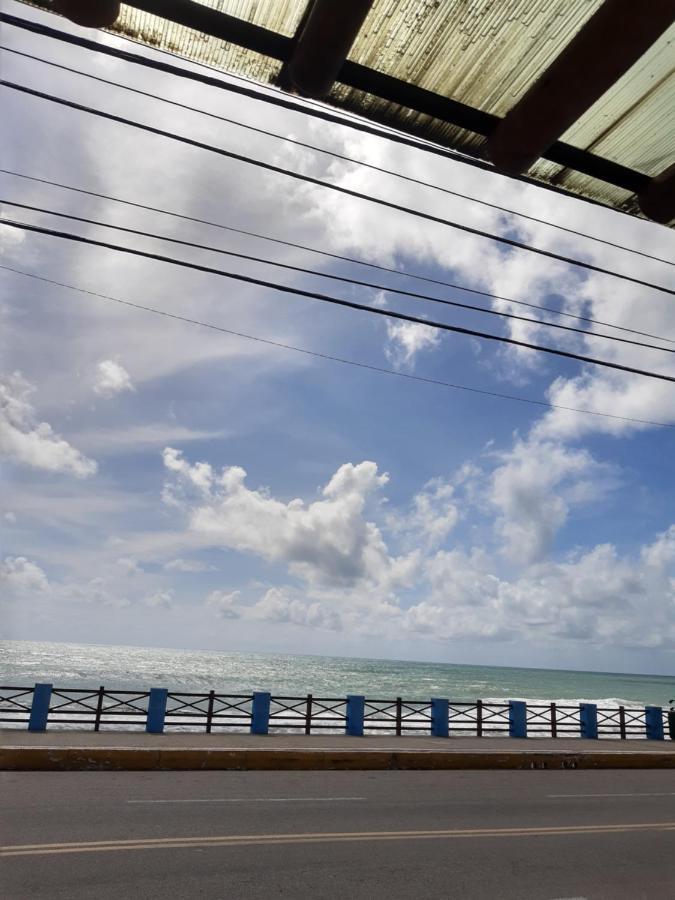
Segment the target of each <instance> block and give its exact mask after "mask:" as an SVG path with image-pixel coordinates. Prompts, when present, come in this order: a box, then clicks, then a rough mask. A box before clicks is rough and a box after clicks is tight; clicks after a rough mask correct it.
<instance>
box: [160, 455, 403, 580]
mask: <svg viewBox="0 0 675 900" xmlns="http://www.w3.org/2000/svg"><path fill="white" fill-rule="evenodd" d="M164 464H165V466H166V468H167V470H168V472H169V473H170V474H171V475H172V476H173V479H172V480H171V481H169V482H168V483H167V485H166V487H165V489H164V499H165V502H166V503H167V504H169V505H170V506H183V507H184V508H185V509H186V511H187V514H188V519H189V528H190V529H191V531H192V532H194V533H196V534H198V535H200V536H201V537H202V538H203V540H204V542H205V543H206V544H209V545H212V546H221V547H228V548H231V549H234V550H239V551H247V552H249V553H254V554H256V555H257V556H260V557H262V558H263V559H266V560H269V561H271V562H277V561H281V562H284V563H286V564H287V565H288V567H289V571H291V572H292V573H293V574H295V575H298V576H300V577H301V578H303V579H304V580H306V581H307V582H312V583H313V582H321V583H327V584H331V583H337V584H345V585H347V584H354V583H355V582H357V581H359V580H362V579H371V580H378V581H379V580H380V579H381V578H382V577H383V574H384V573H385V572H390V573H393V571H394V561H393V560H391V559H390V558H389V555H388V552H387V547H386V544H385V542H384V539H383V537H382V533H381V531H380V529H379V528H378V527H377V526H376V525H375V524H374V523H373V522H372V521H369V520H368V519H367V517H366V515H365V512H366V507H367V505H368V503H369V501H371V499H372V498H373V496H374V495H375V494H376V493H377V492H378V491H379V490H380V489H381V488H382V487H383V486H384V485H386V483H387V481H388V475H386V474H380V473H379V472H378V468H377V465H376V464H375V463H374V462H368V461H366V462H362V463H359V464H358V465H353V464H352V463H346V464H345V465H343V466H341V467H340V468H339V469H338V470H337V471H336V472H335V474H334V475H333V477H332V478H331V479H330V481H329V482H328V483H327V484H326V485H325V486H324V487H323V488H322V489H321V492H320V493H321V496H320V499H318V500H315V501H313V502H311V503H308V504H305V502H304V501H303V500H301V499H294V500H291V501H289V502H283V501H281V500H277V499H275V498H274V497H272V496H271V494H270V492H269V491H268V490H266V489H264V488H260V489H258V490H253V489H251V488H249V487H248V486H247V485H246V483H245V481H246V471H245V470H244V469H242V468H241V467H239V466H227V467H225V468H223V469H222V470H221V471H220V472H215V471H214V470H213V469H212V467H211V466H210V465H209V464H208V463H204V462H198V463H195V464H194V465H191V464H190V463H189V462H187V460H185V458H184V457H183V455H182V454H181V453H180V451H178V450H175V449H173V448H166V449H165V451H164Z"/></svg>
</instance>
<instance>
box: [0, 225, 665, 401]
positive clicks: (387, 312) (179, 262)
mask: <svg viewBox="0 0 675 900" xmlns="http://www.w3.org/2000/svg"><path fill="white" fill-rule="evenodd" d="M0 222H1V223H2V224H3V225H8V226H9V227H10V228H17V229H20V230H23V231H31V232H34V233H36V234H44V235H48V236H49V237H57V238H61V239H65V240H69V241H75V242H76V243H80V244H88V245H90V246H94V247H103V248H104V249H106V250H115V251H117V252H120V253H128V254H130V255H132V256H139V257H143V258H145V259H152V260H155V261H157V262H165V263H169V264H170V265H174V266H181V267H182V268H186V269H192V270H194V271H196V272H205V273H207V274H209V275H219V276H221V277H224V278H231V279H233V280H235V281H241V282H243V283H244V284H254V285H257V286H258V287H264V288H269V289H271V290H275V291H280V292H282V293H285V294H292V295H294V296H297V297H305V298H307V299H308V300H319V301H321V302H323V303H329V304H333V305H335V306H343V307H345V308H347V309H356V310H360V311H361V312H367V313H370V314H371V315H376V316H384V317H385V318H388V319H397V320H399V321H403V322H414V323H415V324H416V325H424V326H426V327H427V328H436V329H438V330H440V331H449V332H453V333H455V334H465V335H468V336H470V337H477V338H482V339H483V340H487V341H496V342H497V343H500V344H510V345H512V346H515V347H523V348H525V349H528V350H538V351H540V352H542V353H550V354H552V355H553V356H560V357H563V358H565V359H574V360H577V361H578V362H586V363H591V364H592V365H596V366H603V367H604V368H607V369H616V370H618V371H621V372H630V373H631V374H633V375H644V376H645V377H647V378H655V379H657V380H659V381H669V382H671V383H674V384H675V376H672V375H666V374H665V373H662V372H651V371H647V370H645V369H637V368H634V367H633V366H624V365H621V364H620V363H615V362H609V361H608V360H601V359H596V358H595V357H591V356H583V355H581V354H579V353H573V352H571V351H569V350H558V349H556V348H554V347H546V346H543V345H541V344H531V343H529V342H527V341H519V340H516V339H515V338H509V337H504V336H503V335H496V334H490V333H489V332H485V331H477V330H475V329H473V328H464V327H462V326H460V325H449V324H447V323H446V322H437V321H434V320H433V319H421V318H419V317H417V316H411V315H408V314H407V313H402V312H398V311H395V310H392V309H382V308H380V307H376V306H367V305H366V304H364V303H355V302H354V301H352V300H344V299H342V298H338V297H331V296H329V295H327V294H321V293H318V292H315V291H305V290H301V289H300V288H297V287H291V286H289V285H284V284H279V283H278V282H274V281H265V280H264V279H262V278H254V277H253V276H251V275H242V274H240V273H235V272H228V271H226V270H224V269H215V268H213V267H211V266H203V265H200V264H198V263H194V262H188V261H187V260H183V259H177V258H176V257H171V256H162V255H160V254H158V253H148V252H147V251H144V250H136V249H134V248H132V247H124V246H121V245H120V244H111V243H109V242H107V241H98V240H94V239H93V238H85V237H82V236H81V235H79V234H72V233H71V232H67V231H57V230H56V229H53V228H42V227H40V226H38V225H29V224H27V223H26V222H16V221H14V220H12V219H2V220H0Z"/></svg>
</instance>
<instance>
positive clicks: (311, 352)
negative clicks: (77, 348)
mask: <svg viewBox="0 0 675 900" xmlns="http://www.w3.org/2000/svg"><path fill="white" fill-rule="evenodd" d="M0 269H4V270H5V271H7V272H13V273H14V274H16V275H22V276H24V277H26V278H35V279H37V280H38V281H44V282H46V283H47V284H53V285H56V286H58V287H62V288H67V289H68V290H71V291H78V292H79V293H82V294H88V295H89V296H91V297H98V298H99V299H101V300H108V301H111V302H113V303H119V304H121V305H123V306H127V307H131V308H132V309H137V310H141V311H143V312H148V313H153V314H154V315H158V316H163V317H165V318H167V319H174V320H176V321H178V322H185V323H187V324H189V325H197V326H199V327H201V328H209V329H211V330H213V331H219V332H222V333H223V334H229V335H232V336H234V337H240V338H245V339H246V340H249V341H256V342H257V343H260V344H267V345H269V346H272V347H279V348H281V349H283V350H293V351H294V352H296V353H304V354H305V355H307V356H313V357H316V358H317V359H326V360H330V361H332V362H339V363H343V364H344V365H347V366H355V367H356V368H359V369H366V370H368V371H370V372H377V373H379V374H381V375H394V376H396V377H397V378H407V379H409V380H411V381H419V382H422V383H424V384H432V385H437V386H439V387H447V388H452V389H453V390H458V391H469V392H470V393H474V394H482V395H484V396H487V397H495V398H497V399H499V400H511V401H513V402H516V403H530V404H533V405H535V406H543V407H545V408H547V409H560V410H564V411H566V412H575V413H582V414H584V415H588V416H600V417H602V418H605V419H616V420H618V421H621V422H632V423H635V424H639V425H652V426H656V427H659V428H675V424H673V423H671V422H654V421H651V420H649V419H636V418H632V417H630V416H619V415H615V414H613V413H603V412H597V411H596V410H591V409H578V408H576V407H574V406H562V405H560V404H559V403H550V402H548V401H546V400H535V399H534V398H532V397H518V396H516V395H513V394H501V393H498V392H496V391H487V390H483V389H482V388H476V387H469V386H467V385H464V384H453V383H452V382H449V381H441V380H439V379H436V378H425V377H424V376H422V375H413V374H411V373H409V372H398V371H396V370H395V369H385V368H383V367H382V366H375V365H371V364H370V363H362V362H357V361H356V360H353V359H345V358H344V357H341V356H333V355H331V354H328V353H319V352H317V351H315V350H307V349H305V348H304V347H296V346H294V345H292V344H284V343H282V342H281V341H273V340H271V339H269V338H262V337H259V336H257V335H252V334H247V333H245V332H242V331H233V330H232V329H230V328H224V327H222V326H220V325H215V324H214V323H212V322H204V321H201V320H199V319H192V318H188V317H187V316H180V315H178V314H177V313H170V312H167V311H166V310H163V309H157V308H156V307H152V306H145V305H144V304H141V303H133V302H132V301H131V300H122V299H121V298H119V297H111V296H110V295H108V294H100V293H98V292H96V291H89V290H87V289H86V288H80V287H76V286H75V285H72V284H66V283H65V282H62V281H56V280H54V279H52V278H45V277H44V276H43V275H36V274H34V273H32V272H23V271H21V269H15V268H13V267H12V266H5V265H1V264H0Z"/></svg>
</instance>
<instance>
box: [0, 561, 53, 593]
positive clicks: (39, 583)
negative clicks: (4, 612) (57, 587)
mask: <svg viewBox="0 0 675 900" xmlns="http://www.w3.org/2000/svg"><path fill="white" fill-rule="evenodd" d="M0 587H2V595H3V597H4V598H5V599H9V598H10V597H11V596H12V595H14V596H25V595H27V594H35V593H39V594H46V593H48V592H49V590H50V585H49V581H48V579H47V576H46V574H45V573H44V571H43V570H42V569H41V568H40V566H38V565H37V563H34V562H31V561H30V560H29V559H26V557H25V556H8V557H6V558H5V559H4V560H3V561H2V562H0Z"/></svg>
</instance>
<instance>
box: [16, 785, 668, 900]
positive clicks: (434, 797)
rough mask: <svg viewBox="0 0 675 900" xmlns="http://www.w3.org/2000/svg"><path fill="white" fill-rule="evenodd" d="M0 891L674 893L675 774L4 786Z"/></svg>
mask: <svg viewBox="0 0 675 900" xmlns="http://www.w3.org/2000/svg"><path fill="white" fill-rule="evenodd" d="M0 791H1V794H0V797H1V799H0V804H1V806H0V815H1V816H2V818H1V820H0V824H1V829H2V830H1V834H0V837H1V843H2V844H3V845H5V847H4V851H3V856H4V858H3V859H2V864H1V866H0V895H1V896H2V897H3V898H5V900H18V898H27V897H31V898H33V897H40V898H50V900H52V898H54V900H56V898H68V900H80V898H96V900H107V898H115V900H120V898H122V900H135V898H162V900H166V898H190V900H192V898H219V900H221V898H228V900H240V898H241V900H248V898H266V900H267V898H270V897H287V898H290V900H305V898H312V900H315V898H321V900H324V898H325V900H331V898H338V897H339V898H343V897H347V898H349V900H361V898H364V900H365V898H367V900H399V898H401V900H403V898H405V900H409V898H418V897H420V898H425V900H445V898H458V900H472V898H480V900H482V898H486V900H499V898H504V900H507V898H508V900H530V898H533V900H561V898H566V900H567V898H575V900H577V898H587V900H600V898H606V900H621V898H627V900H628V898H629V900H640V898H653V897H672V896H675V852H674V849H675V772H668V771H665V772H658V771H614V772H612V771H598V772H592V771H564V772H563V771H561V772H551V771H528V772H325V773H321V772H248V773H247V772H241V773H239V772H181V773H178V772H176V773H173V772H147V773H144V772H133V773H105V772H72V773H71V772H63V773H48V772H35V773H2V775H1V776H0Z"/></svg>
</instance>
